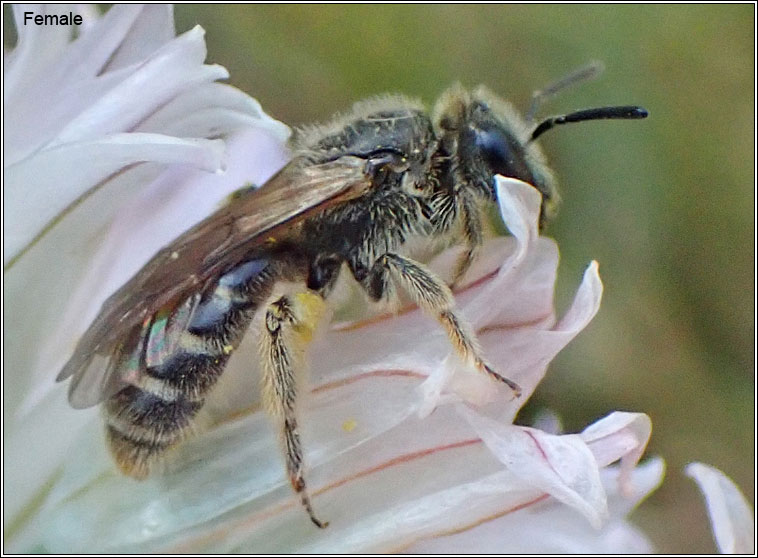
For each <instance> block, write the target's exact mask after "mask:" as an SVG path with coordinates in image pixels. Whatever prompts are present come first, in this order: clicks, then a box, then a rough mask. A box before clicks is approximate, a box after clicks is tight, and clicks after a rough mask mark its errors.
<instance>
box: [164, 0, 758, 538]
mask: <svg viewBox="0 0 758 558" xmlns="http://www.w3.org/2000/svg"><path fill="white" fill-rule="evenodd" d="M754 9H755V8H754V6H753V5H749V4H744V5H725V6H719V5H699V6H664V5H627V6H620V5H614V6H601V5H575V6H548V5H520V6H517V5H489V6H454V5H444V6H422V5H414V6H410V5H409V6H405V5H391V6H368V5H366V6H345V5H330V6H296V5H281V6H279V5H267V6H263V5H197V4H192V5H178V6H176V8H175V14H176V26H177V31H178V32H183V31H186V30H188V29H190V28H191V27H192V26H194V25H195V24H200V25H202V26H203V27H204V28H205V29H206V31H207V35H206V40H207V43H208V49H209V53H208V61H209V62H215V63H219V64H222V65H223V66H225V67H226V68H228V69H229V71H230V73H231V79H230V82H231V83H232V84H233V85H235V86H237V87H239V88H240V89H242V90H244V91H246V92H248V93H249V94H251V95H252V96H254V97H255V98H257V99H258V100H259V101H260V103H261V104H262V106H263V108H264V110H266V111H267V112H268V113H269V114H270V115H272V116H273V117H275V118H277V119H279V120H281V121H283V122H285V123H287V124H289V125H292V126H295V125H299V124H305V123H309V122H313V121H318V120H323V119H325V118H327V117H328V116H330V115H331V114H332V113H334V112H335V111H339V110H345V109H347V108H348V107H349V106H350V104H351V103H352V102H354V101H356V100H359V99H361V98H364V97H366V96H371V95H374V94H377V93H382V92H402V93H406V94H408V95H410V96H413V97H420V98H421V99H423V100H424V101H425V102H427V103H429V104H431V103H433V102H434V100H435V99H436V98H437V96H438V95H439V93H440V92H441V91H442V90H444V89H445V88H446V87H447V86H449V85H450V84H451V83H452V82H454V81H461V82H462V83H463V84H464V85H466V86H475V85H477V84H480V83H483V84H485V85H487V86H488V87H489V88H490V89H492V90H493V91H495V92H498V93H499V94H501V95H502V96H504V97H506V98H508V99H510V100H511V101H512V102H513V103H514V104H515V106H516V107H518V108H521V109H523V110H526V109H527V107H528V106H529V103H530V98H531V94H532V92H533V91H534V90H535V89H538V88H541V87H544V86H545V85H547V84H549V83H551V82H552V81H554V80H555V79H557V78H560V77H562V76H564V75H566V74H567V73H568V72H570V71H572V70H574V69H576V68H578V67H580V66H582V65H584V64H586V63H587V62H589V61H590V60H600V61H602V62H604V64H605V67H606V70H605V73H604V74H603V75H602V77H601V78H600V79H599V80H596V81H593V82H588V83H585V84H583V85H580V86H578V87H573V88H570V89H568V90H565V91H564V92H562V93H561V94H560V95H559V96H558V97H556V98H554V99H552V100H551V101H550V102H548V103H546V104H545V105H544V106H543V107H542V109H541V114H540V116H547V115H549V114H559V113H563V112H567V111H571V110H575V109H580V108H587V107H594V106H602V105H611V104H639V105H642V106H644V107H646V108H647V109H648V110H649V111H650V118H648V119H647V120H645V121H635V122H618V121H617V122H595V123H586V124H576V125H572V126H565V127H561V128H560V129H558V130H555V131H553V132H551V133H549V134H547V135H546V136H543V138H542V139H541V144H542V146H543V149H544V151H545V153H546V155H547V156H548V158H549V160H550V162H551V166H552V168H553V169H554V170H555V173H556V175H557V177H558V179H559V185H560V189H561V193H562V197H563V204H562V206H561V208H560V210H559V214H558V217H557V218H556V219H555V220H554V221H553V222H552V223H551V224H550V226H549V227H548V229H547V232H546V234H548V235H549V236H552V237H554V238H556V239H557V241H558V243H559V246H560V249H561V255H562V262H561V267H560V270H559V277H558V291H557V293H556V301H557V308H558V312H559V314H562V312H563V311H564V310H565V308H566V307H567V305H568V304H569V303H570V301H571V298H572V297H573V294H574V292H575V290H576V288H577V286H578V284H579V282H580V280H581V277H582V273H583V272H584V269H585V268H586V266H587V265H588V263H589V262H590V261H591V260H593V259H596V260H598V261H599V263H600V274H601V277H602V279H603V282H604V285H605V293H604V299H603V304H602V306H601V309H600V312H599V314H598V315H597V317H596V318H595V319H594V321H593V322H592V324H591V325H590V326H589V327H588V328H587V329H586V330H585V331H584V332H583V333H581V334H580V335H579V337H578V338H577V339H576V340H574V341H573V342H572V343H571V344H570V345H569V346H568V347H567V348H566V349H565V350H564V351H563V352H562V353H561V354H560V355H559V356H558V358H557V359H556V360H555V361H554V362H553V363H552V365H551V367H550V370H549V371H548V375H547V378H546V380H545V381H544V382H543V383H542V384H541V385H540V387H539V388H538V390H537V392H536V394H535V396H534V397H533V398H532V400H531V401H530V402H529V404H528V405H527V407H526V408H525V409H524V411H523V412H522V414H521V415H520V422H523V423H525V424H529V423H530V422H531V419H532V417H533V416H534V415H535V413H537V412H538V411H539V410H541V409H545V408H547V409H551V410H553V411H554V412H555V413H557V414H558V415H559V416H560V417H561V418H562V420H563V424H564V427H565V429H566V430H567V431H578V430H581V429H582V428H583V427H584V426H586V425H587V424H589V423H590V422H592V421H594V420H596V419H598V418H600V417H602V416H604V415H606V414H607V413H609V412H610V411H613V410H629V411H640V412H645V413H647V414H648V415H650V417H651V418H652V421H653V437H652V439H651V442H650V445H649V446H648V455H660V456H662V457H663V458H664V459H665V460H666V463H667V471H668V472H667V475H666V478H665V480H664V482H663V485H662V486H661V487H660V488H659V489H658V490H657V491H656V492H654V493H653V494H652V495H651V496H650V497H649V499H648V500H647V501H645V502H643V504H642V505H641V506H640V507H639V508H638V509H637V510H636V511H634V512H633V514H632V520H633V521H634V522H635V523H636V524H637V525H638V526H639V527H640V528H642V529H643V530H644V531H645V532H646V533H647V534H648V536H649V537H650V538H651V540H652V541H653V543H654V545H655V547H656V549H657V550H658V551H659V552H661V553H710V552H714V551H715V546H714V543H713V540H712V535H711V532H710V528H709V527H708V520H707V515H706V510H705V507H704V505H703V502H702V498H701V496H700V493H699V491H698V490H697V488H696V486H695V484H694V483H693V482H692V481H690V480H689V479H687V478H686V477H684V475H683V473H682V469H683V467H684V466H685V464H686V463H688V462H690V461H703V462H705V463H708V464H711V465H713V466H715V467H718V468H720V469H721V470H723V471H724V472H725V473H726V474H727V475H729V476H731V478H732V479H733V480H734V481H735V482H736V483H737V484H738V485H739V486H740V487H741V488H742V490H743V492H744V493H745V494H746V496H747V498H748V500H749V501H750V503H751V504H752V505H753V507H754V506H755V498H754V491H755V276H754V271H755V226H754V223H755V191H756V190H755V175H754V164H755V159H754V153H755V143H754V142H755V122H756V119H755V112H754V110H755V97H754V79H755V68H754V60H755V52H754V45H755V36H754V29H755V18H754Z"/></svg>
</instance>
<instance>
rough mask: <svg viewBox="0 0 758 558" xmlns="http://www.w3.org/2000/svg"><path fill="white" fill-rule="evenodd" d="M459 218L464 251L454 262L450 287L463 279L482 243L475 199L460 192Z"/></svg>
mask: <svg viewBox="0 0 758 558" xmlns="http://www.w3.org/2000/svg"><path fill="white" fill-rule="evenodd" d="M458 199H459V203H460V207H459V211H458V213H459V215H460V216H459V219H460V220H461V224H462V229H463V237H464V239H465V245H466V251H465V252H463V253H462V254H461V255H460V257H459V258H458V261H457V262H456V264H455V273H454V275H453V282H452V283H451V288H455V286H456V285H457V284H458V282H459V281H460V280H461V279H463V276H464V275H465V274H466V272H467V271H468V269H469V268H470V267H471V264H472V263H473V262H474V260H475V259H476V256H477V253H478V252H479V247H480V246H481V245H482V242H483V241H482V220H481V218H480V215H479V208H478V207H477V206H476V201H475V200H474V199H473V198H472V197H471V196H467V195H464V194H462V193H461V195H460V196H459V198H458Z"/></svg>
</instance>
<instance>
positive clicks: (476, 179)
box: [434, 85, 647, 227]
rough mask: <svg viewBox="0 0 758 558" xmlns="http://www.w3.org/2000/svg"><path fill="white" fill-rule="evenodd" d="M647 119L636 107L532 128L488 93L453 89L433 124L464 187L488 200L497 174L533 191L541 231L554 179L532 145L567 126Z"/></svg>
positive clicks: (553, 203) (552, 203) (553, 200)
mask: <svg viewBox="0 0 758 558" xmlns="http://www.w3.org/2000/svg"><path fill="white" fill-rule="evenodd" d="M646 116H647V111H645V110H644V109H642V108H640V107H633V106H623V107H603V108H596V109H588V110H582V111H577V112H573V113H570V114H567V115H563V116H558V117H552V118H548V119H546V120H544V121H543V122H541V123H539V124H538V125H536V126H535V125H534V123H532V122H531V121H526V120H524V119H523V118H522V117H521V116H520V115H519V113H518V112H517V111H516V110H515V109H514V108H513V107H512V106H511V104H510V103H508V102H507V101H505V100H503V99H501V98H499V97H498V96H497V95H495V94H494V93H492V92H491V91H489V90H488V89H487V88H485V87H483V86H480V87H478V88H477V89H475V90H474V91H472V92H468V91H466V90H465V89H463V87H461V86H460V85H454V86H453V87H451V88H450V89H449V90H448V91H447V92H445V93H444V94H443V95H442V97H441V98H440V100H439V101H438V102H437V105H436V106H435V111H434V123H435V127H436V133H437V135H438V137H439V138H440V144H441V148H442V150H443V151H444V152H445V154H446V155H448V156H450V157H451V158H452V160H453V161H452V164H453V165H454V166H455V167H456V168H457V169H459V172H465V175H464V176H461V177H460V179H462V180H463V181H465V182H466V183H467V184H472V185H474V186H475V187H480V188H482V189H486V190H487V193H488V195H489V196H490V197H491V198H492V199H495V175H498V174H500V175H502V176H508V177H511V178H517V179H519V180H523V181H524V182H527V183H529V184H531V185H532V186H534V187H535V188H537V190H539V192H540V194H542V207H541V210H540V227H542V226H543V225H544V224H545V222H546V221H547V220H548V219H550V218H551V217H552V216H553V215H554V214H555V210H556V207H557V204H558V199H559V198H558V192H557V190H556V187H555V179H554V178H553V174H552V173H551V172H550V169H549V168H548V166H547V163H546V162H545V157H544V155H543V154H542V151H541V150H540V148H539V146H538V145H537V144H536V143H535V141H534V140H536V139H537V137H539V136H540V135H542V134H543V133H544V132H546V131H548V130H549V129H551V128H553V127H554V126H557V125H559V124H565V123H568V122H582V121H585V120H598V119H605V118H625V119H631V118H644V117H646Z"/></svg>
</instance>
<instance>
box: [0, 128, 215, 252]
mask: <svg viewBox="0 0 758 558" xmlns="http://www.w3.org/2000/svg"><path fill="white" fill-rule="evenodd" d="M223 150H224V144H223V142H221V141H218V140H203V139H178V138H173V137H170V136H163V135H157V134H114V135H111V136H107V137H104V138H101V139H94V140H92V141H82V142H77V143H72V144H69V145H61V146H59V147H58V148H56V149H47V150H45V151H42V152H40V153H38V154H37V155H36V156H35V157H33V158H29V159H25V160H24V161H22V162H20V163H17V164H15V165H12V166H10V167H6V168H5V179H6V183H5V206H4V210H3V216H4V220H5V236H4V248H5V258H6V259H5V263H8V261H10V260H11V259H13V258H14V257H15V256H17V255H18V254H19V253H20V252H21V250H22V249H24V248H25V247H26V246H28V244H29V242H31V240H32V239H33V238H34V237H35V236H37V235H38V234H40V233H41V232H42V231H43V230H44V228H45V227H46V226H48V225H49V224H51V223H52V222H53V220H54V219H55V218H56V216H58V215H59V214H60V213H61V212H62V211H63V210H64V209H66V208H67V207H68V206H69V204H70V203H71V202H72V201H73V200H75V199H77V198H78V197H80V196H82V195H84V194H85V193H87V192H88V191H89V190H90V189H91V188H93V187H94V186H95V185H97V184H98V183H99V182H101V181H103V180H104V179H106V178H108V177H109V176H111V175H112V174H114V173H116V172H117V171H119V170H120V169H122V168H124V167H126V166H128V165H131V164H134V163H139V162H144V161H154V162H159V163H164V164H170V163H184V164H188V165H193V166H197V167H198V168H201V169H204V170H217V169H219V168H220V167H221V160H222V159H221V158H222V155H223ZM62 192H65V195H62ZM22 215H23V218H21V216H22Z"/></svg>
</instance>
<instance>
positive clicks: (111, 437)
mask: <svg viewBox="0 0 758 558" xmlns="http://www.w3.org/2000/svg"><path fill="white" fill-rule="evenodd" d="M267 263H268V260H267V259H266V258H260V259H255V260H251V261H248V262H244V263H243V264H241V265H239V266H237V267H236V268H234V269H232V270H230V271H229V272H227V273H226V274H224V275H222V276H221V277H220V278H219V279H218V281H217V282H216V283H215V284H214V285H213V286H212V288H211V289H209V290H208V291H206V293H205V294H204V295H200V294H197V295H194V296H192V297H189V298H188V299H186V300H184V301H183V302H182V303H181V304H179V305H178V306H173V307H166V308H163V309H161V310H160V311H159V312H157V313H156V315H155V316H154V317H153V318H152V319H151V321H150V322H149V323H148V324H146V325H145V326H144V327H143V329H142V333H141V340H140V342H139V343H138V345H137V347H135V349H134V352H133V354H132V358H130V359H127V360H126V361H125V362H126V363H127V365H128V366H132V367H135V368H136V370H131V371H130V372H129V373H127V374H125V376H126V377H131V380H130V385H129V386H127V387H125V388H123V389H122V390H121V391H119V392H118V393H116V394H115V395H114V396H112V397H111V398H110V399H108V400H107V402H106V403H105V411H106V424H107V437H108V442H109V444H110V448H111V452H112V453H113V455H114V457H115V458H116V463H117V464H118V466H119V468H120V469H121V470H122V471H123V472H124V473H126V474H128V475H130V476H133V477H137V478H144V477H146V476H147V475H148V474H149V473H150V469H151V468H152V467H153V465H154V464H155V463H156V462H157V461H159V460H160V458H161V457H162V456H163V454H164V453H165V452H166V451H167V450H168V449H170V448H171V447H172V446H174V445H176V444H178V443H179V442H181V441H182V440H183V439H184V438H185V437H187V435H188V434H189V433H190V432H191V431H192V424H193V420H194V418H195V416H196V415H197V413H198V412H199V411H200V409H201V408H202V406H203V404H204V402H205V396H206V394H207V393H208V392H209V390H210V389H211V388H212V387H213V386H214V385H215V383H216V381H217V380H218V378H219V377H220V376H221V374H222V373H223V371H224V367H225V366H226V362H227V360H228V359H229V355H230V354H231V353H232V352H233V351H234V350H235V349H236V348H237V346H238V345H239V343H240V341H241V339H242V337H243V335H244V332H245V330H246V329H247V327H248V325H249V324H250V321H251V320H252V318H253V316H254V314H255V309H256V307H257V306H258V305H259V304H260V300H262V299H264V298H265V297H266V296H267V294H268V291H269V290H270V288H269V287H270V283H271V281H272V277H270V276H269V275H268V274H267V273H264V271H265V269H266V265H267ZM135 363H139V365H136V364H135Z"/></svg>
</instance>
